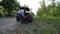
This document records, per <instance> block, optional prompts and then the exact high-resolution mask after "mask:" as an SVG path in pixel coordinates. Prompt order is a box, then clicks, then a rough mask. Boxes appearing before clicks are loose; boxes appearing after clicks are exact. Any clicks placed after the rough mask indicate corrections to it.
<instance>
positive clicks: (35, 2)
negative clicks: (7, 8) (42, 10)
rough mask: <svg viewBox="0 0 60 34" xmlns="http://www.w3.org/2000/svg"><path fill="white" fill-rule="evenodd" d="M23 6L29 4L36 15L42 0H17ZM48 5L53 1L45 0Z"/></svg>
mask: <svg viewBox="0 0 60 34" xmlns="http://www.w3.org/2000/svg"><path fill="white" fill-rule="evenodd" d="M17 1H18V2H19V4H20V5H21V6H23V5H28V6H29V8H31V9H32V12H33V13H34V14H35V15H36V12H37V10H38V8H39V7H40V5H41V4H40V2H41V1H42V0H17ZM58 1H59V0H58ZM45 3H46V6H47V5H49V4H50V3H51V1H49V0H45Z"/></svg>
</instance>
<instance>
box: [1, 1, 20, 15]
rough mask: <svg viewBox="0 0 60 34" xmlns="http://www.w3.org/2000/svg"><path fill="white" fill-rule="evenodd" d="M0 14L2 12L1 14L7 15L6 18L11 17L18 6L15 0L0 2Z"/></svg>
mask: <svg viewBox="0 0 60 34" xmlns="http://www.w3.org/2000/svg"><path fill="white" fill-rule="evenodd" d="M0 6H1V7H0V9H1V10H2V11H1V10H0V13H1V12H2V13H3V14H7V15H8V16H10V15H11V13H13V12H16V11H17V10H18V9H19V8H20V5H19V3H17V1H16V0H2V1H1V2H0Z"/></svg>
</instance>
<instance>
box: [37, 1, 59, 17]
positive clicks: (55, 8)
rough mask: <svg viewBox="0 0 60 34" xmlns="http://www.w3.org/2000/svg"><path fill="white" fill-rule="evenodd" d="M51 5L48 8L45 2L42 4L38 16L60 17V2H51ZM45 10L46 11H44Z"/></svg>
mask: <svg viewBox="0 0 60 34" xmlns="http://www.w3.org/2000/svg"><path fill="white" fill-rule="evenodd" d="M51 2H52V3H51V4H49V5H48V6H47V7H46V6H45V4H44V2H42V5H41V8H39V9H38V12H37V15H38V16H40V17H41V16H43V17H49V16H53V17H60V15H59V14H60V2H55V0H51ZM44 8H45V9H44Z"/></svg>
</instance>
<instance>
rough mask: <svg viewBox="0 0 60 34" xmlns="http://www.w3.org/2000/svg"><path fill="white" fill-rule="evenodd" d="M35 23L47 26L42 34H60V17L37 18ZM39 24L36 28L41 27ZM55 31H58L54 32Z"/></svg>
mask: <svg viewBox="0 0 60 34" xmlns="http://www.w3.org/2000/svg"><path fill="white" fill-rule="evenodd" d="M34 21H38V22H36V23H41V22H42V24H40V25H42V26H46V28H45V29H42V30H41V32H42V34H56V31H57V32H58V34H60V17H39V16H35V17H34ZM40 25H39V24H35V26H40ZM54 29H55V30H56V31H54Z"/></svg>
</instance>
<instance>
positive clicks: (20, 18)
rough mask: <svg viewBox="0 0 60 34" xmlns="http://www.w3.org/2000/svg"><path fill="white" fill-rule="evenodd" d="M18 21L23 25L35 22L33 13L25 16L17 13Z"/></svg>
mask: <svg viewBox="0 0 60 34" xmlns="http://www.w3.org/2000/svg"><path fill="white" fill-rule="evenodd" d="M16 21H17V22H22V23H31V22H32V21H33V16H32V14H31V13H25V14H24V16H21V15H20V14H19V13H16Z"/></svg>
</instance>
